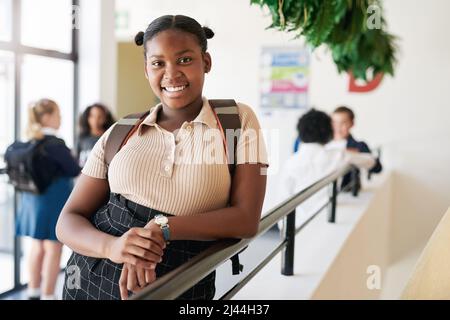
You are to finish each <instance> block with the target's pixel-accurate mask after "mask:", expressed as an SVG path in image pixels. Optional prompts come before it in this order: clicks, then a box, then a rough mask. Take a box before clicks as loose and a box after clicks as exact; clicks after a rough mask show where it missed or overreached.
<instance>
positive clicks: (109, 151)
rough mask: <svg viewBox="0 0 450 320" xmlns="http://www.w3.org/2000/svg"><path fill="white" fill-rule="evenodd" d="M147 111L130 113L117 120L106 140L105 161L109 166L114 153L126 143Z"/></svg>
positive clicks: (146, 114)
mask: <svg viewBox="0 0 450 320" xmlns="http://www.w3.org/2000/svg"><path fill="white" fill-rule="evenodd" d="M149 113H150V111H147V112H141V113H134V114H130V115H128V116H126V117H124V118H122V119H120V120H119V121H118V122H117V124H116V126H115V127H114V128H113V129H112V131H111V133H110V134H109V136H108V139H107V140H106V145H105V163H106V165H107V166H109V164H110V163H111V161H112V159H113V158H114V156H115V155H116V153H117V152H119V151H120V149H121V148H122V147H123V146H124V145H125V143H127V141H128V139H129V138H130V137H131V136H132V135H133V133H135V132H136V130H137V129H138V128H139V125H140V124H141V123H142V122H143V121H144V119H145V118H146V117H147V116H148V114H149Z"/></svg>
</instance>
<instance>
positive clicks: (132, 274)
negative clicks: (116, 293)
mask: <svg viewBox="0 0 450 320" xmlns="http://www.w3.org/2000/svg"><path fill="white" fill-rule="evenodd" d="M155 279H156V273H155V269H154V268H153V269H144V268H142V267H135V266H133V265H130V264H127V263H125V264H124V265H123V268H122V273H121V275H120V279H119V288H120V297H121V299H122V300H126V299H128V291H131V292H133V293H138V292H139V291H141V290H142V289H143V288H145V287H146V286H147V285H148V284H150V283H152V282H153V281H155Z"/></svg>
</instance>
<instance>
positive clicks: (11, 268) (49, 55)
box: [0, 0, 78, 295]
mask: <svg viewBox="0 0 450 320" xmlns="http://www.w3.org/2000/svg"><path fill="white" fill-rule="evenodd" d="M74 5H78V0H14V1H13V0H0V109H1V115H2V116H1V117H0V168H4V167H5V163H4V159H3V154H4V152H5V150H6V148H7V146H8V145H10V144H11V143H12V142H13V141H14V140H16V139H20V140H24V139H25V136H24V132H25V127H26V122H27V114H28V112H27V108H28V105H29V103H30V102H32V101H36V100H38V99H41V98H49V99H52V100H55V101H56V102H57V103H58V105H59V106H60V108H61V116H62V125H61V129H60V135H61V136H62V138H64V140H65V141H66V144H67V145H68V146H69V147H71V146H73V143H74V123H75V119H74V115H75V114H76V110H77V105H76V96H77V92H76V88H77V86H76V85H75V79H76V74H77V63H78V62H77V47H76V43H77V41H72V38H73V36H77V30H74V29H73V28H72V25H73V23H74V21H73V17H72V14H73V10H74V9H76V8H77V7H74ZM16 198H17V197H16V192H15V191H14V189H13V188H12V187H11V186H10V185H9V184H8V183H7V177H6V176H5V175H0V295H2V294H4V293H5V292H6V291H13V290H16V289H18V288H19V287H20V286H21V284H24V283H25V282H26V281H27V276H26V272H23V271H24V270H25V269H26V265H25V264H24V261H23V260H24V257H25V255H24V253H25V252H26V251H27V250H29V241H27V240H25V239H21V240H20V241H19V239H18V238H16V237H15V208H16V203H15V199H16ZM62 263H63V261H62ZM21 271H22V272H21Z"/></svg>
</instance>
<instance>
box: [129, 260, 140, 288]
mask: <svg viewBox="0 0 450 320" xmlns="http://www.w3.org/2000/svg"><path fill="white" fill-rule="evenodd" d="M136 287H138V283H137V276H136V268H135V267H134V266H129V270H128V280H127V289H128V291H134V290H135V288H136Z"/></svg>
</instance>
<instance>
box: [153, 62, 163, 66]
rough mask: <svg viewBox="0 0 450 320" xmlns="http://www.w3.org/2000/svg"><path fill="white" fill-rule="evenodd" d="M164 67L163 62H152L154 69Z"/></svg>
mask: <svg viewBox="0 0 450 320" xmlns="http://www.w3.org/2000/svg"><path fill="white" fill-rule="evenodd" d="M162 65H163V63H162V62H161V61H153V62H152V67H161V66H162Z"/></svg>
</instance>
